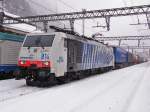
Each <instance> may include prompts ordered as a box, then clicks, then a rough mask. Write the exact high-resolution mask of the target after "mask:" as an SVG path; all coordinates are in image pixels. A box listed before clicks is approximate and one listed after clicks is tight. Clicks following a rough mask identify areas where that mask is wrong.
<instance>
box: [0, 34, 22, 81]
mask: <svg viewBox="0 0 150 112" xmlns="http://www.w3.org/2000/svg"><path fill="white" fill-rule="evenodd" d="M23 40H24V36H21V35H15V34H12V33H3V32H0V79H3V78H7V77H12V73H13V72H14V71H15V70H16V69H17V58H18V54H19V49H20V47H21V44H22V42H23Z"/></svg>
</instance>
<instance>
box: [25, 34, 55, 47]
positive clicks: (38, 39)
mask: <svg viewBox="0 0 150 112" xmlns="http://www.w3.org/2000/svg"><path fill="white" fill-rule="evenodd" d="M54 37H55V35H33V36H27V38H26V40H25V42H24V44H23V47H51V46H52V43H53V40H54Z"/></svg>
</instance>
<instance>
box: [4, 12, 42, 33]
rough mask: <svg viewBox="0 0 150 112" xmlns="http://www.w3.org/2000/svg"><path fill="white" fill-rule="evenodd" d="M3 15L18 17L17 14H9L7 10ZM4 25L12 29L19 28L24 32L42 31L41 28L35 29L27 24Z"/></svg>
mask: <svg viewBox="0 0 150 112" xmlns="http://www.w3.org/2000/svg"><path fill="white" fill-rule="evenodd" d="M4 13H5V15H8V16H11V17H19V16H17V15H14V14H11V13H9V12H4ZM3 26H4V27H8V28H12V29H16V30H21V31H24V32H29V33H30V32H40V33H41V32H42V31H41V30H37V29H36V27H35V26H32V25H28V24H24V23H22V24H8V25H3Z"/></svg>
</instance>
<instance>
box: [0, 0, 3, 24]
mask: <svg viewBox="0 0 150 112" xmlns="http://www.w3.org/2000/svg"><path fill="white" fill-rule="evenodd" d="M3 21H4V0H0V26H1V25H2V24H3Z"/></svg>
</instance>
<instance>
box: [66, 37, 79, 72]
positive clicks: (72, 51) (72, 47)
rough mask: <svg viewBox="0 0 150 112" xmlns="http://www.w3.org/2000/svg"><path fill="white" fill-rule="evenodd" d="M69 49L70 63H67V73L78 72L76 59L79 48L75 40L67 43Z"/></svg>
mask: <svg viewBox="0 0 150 112" xmlns="http://www.w3.org/2000/svg"><path fill="white" fill-rule="evenodd" d="M67 43H68V44H67V48H68V56H67V57H68V63H67V71H68V72H72V71H75V70H76V64H77V63H76V57H77V46H76V43H75V41H74V40H68V41H67Z"/></svg>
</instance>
